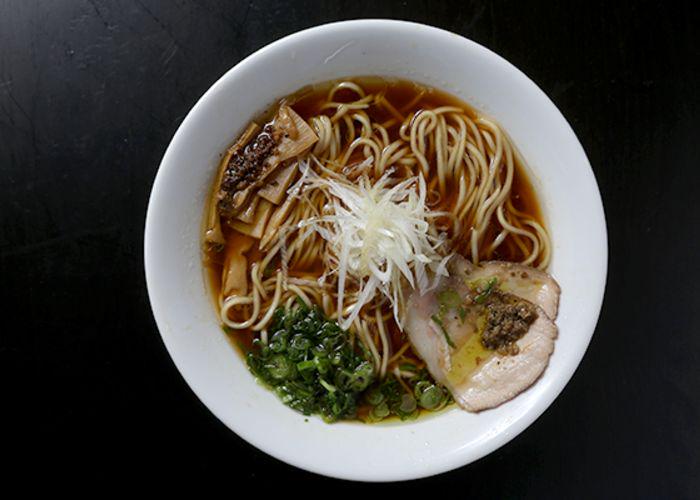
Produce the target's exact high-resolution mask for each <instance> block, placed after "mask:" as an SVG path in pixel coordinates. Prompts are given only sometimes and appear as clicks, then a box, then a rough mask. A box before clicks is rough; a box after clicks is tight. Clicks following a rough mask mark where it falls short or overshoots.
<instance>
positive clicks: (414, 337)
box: [404, 256, 560, 412]
mask: <svg viewBox="0 0 700 500" xmlns="http://www.w3.org/2000/svg"><path fill="white" fill-rule="evenodd" d="M449 272H450V276H449V277H444V278H441V280H440V282H439V283H438V285H437V287H435V289H434V290H432V291H430V292H428V293H426V294H423V295H421V294H420V293H419V292H418V291H414V292H413V293H412V294H411V295H410V296H409V298H408V300H407V305H406V315H405V319H404V330H405V332H406V333H407V335H408V338H409V340H410V341H411V344H412V345H413V349H414V350H415V352H416V353H417V354H418V355H419V356H420V357H421V358H422V359H423V360H424V361H425V363H426V366H427V369H428V371H429V372H430V373H431V375H432V376H433V378H434V379H435V380H436V381H437V382H439V383H441V384H443V385H444V386H445V387H447V388H448V389H449V390H450V392H451V393H452V396H453V397H454V399H455V401H456V402H457V403H458V404H459V405H460V406H461V407H462V408H464V409H465V410H468V411H472V412H476V411H481V410H485V409H487V408H493V407H495V406H498V405H500V404H502V403H504V402H505V401H508V400H510V399H512V398H514V397H515V396H517V395H518V394H519V393H521V392H522V391H524V390H526V389H527V388H528V387H530V386H531V385H532V384H533V383H534V382H535V381H536V380H537V379H538V378H539V377H540V375H541V374H542V373H543V372H544V370H545V369H546V367H547V364H548V363H549V357H550V355H551V354H552V352H553V350H554V341H555V339H556V337H557V327H556V325H555V324H554V322H553V319H554V318H555V317H556V314H557V309H558V304H559V294H560V290H559V285H558V284H557V283H556V281H554V279H553V278H552V277H551V276H549V275H548V274H547V273H545V272H542V271H539V270H536V269H534V268H531V267H529V266H523V265H520V264H513V263H508V262H497V261H492V262H484V263H482V264H480V265H478V266H475V265H473V264H471V263H470V262H468V261H467V260H465V259H463V258H461V257H459V256H456V257H453V259H452V261H451V263H450V265H449ZM485 336H486V337H485ZM484 338H487V339H488V340H489V341H490V342H485V340H484ZM499 342H502V345H500V346H499V348H498V349H497V350H494V349H491V348H487V347H485V345H484V344H485V343H486V344H488V345H490V346H492V347H493V345H492V344H494V343H495V344H496V345H499ZM506 353H507V354H506Z"/></svg>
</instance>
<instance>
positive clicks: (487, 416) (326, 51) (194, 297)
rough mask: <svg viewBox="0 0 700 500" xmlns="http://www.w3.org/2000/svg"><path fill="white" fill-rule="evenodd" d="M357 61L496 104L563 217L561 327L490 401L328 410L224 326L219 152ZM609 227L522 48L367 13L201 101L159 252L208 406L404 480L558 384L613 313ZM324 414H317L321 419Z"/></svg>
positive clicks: (164, 209) (188, 370)
mask: <svg viewBox="0 0 700 500" xmlns="http://www.w3.org/2000/svg"><path fill="white" fill-rule="evenodd" d="M353 75H384V76H393V77H401V78H407V79H412V80H416V81H418V82H421V83H425V84H427V85H431V86H434V87H437V88H440V89H443V90H446V91H448V92H451V93H453V94H455V95H457V96H459V97H461V98H462V99H464V100H465V101H467V102H468V103H470V104H472V105H473V106H475V107H476V108H477V109H478V110H481V111H482V112H484V113H486V114H487V115H490V116H491V117H493V118H495V119H496V120H497V121H498V122H500V123H501V125H502V126H503V127H504V128H505V130H506V131H507V132H508V133H509V134H510V136H511V137H512V139H513V140H514V141H515V144H516V145H517V147H518V148H519V149H520V151H521V152H522V154H523V155H524V157H525V159H526V161H527V162H528V164H529V166H530V167H531V170H532V171H531V173H530V174H531V179H532V181H533V184H534V187H535V190H536V192H537V193H538V195H539V198H540V201H541V204H542V208H543V211H544V215H545V219H546V222H547V224H548V227H549V229H550V231H551V235H552V240H553V245H554V250H553V260H552V264H551V268H550V271H551V273H552V274H553V275H554V276H555V277H556V279H557V280H558V281H559V283H560V285H561V288H562V297H561V309H560V312H559V317H558V319H557V324H558V326H559V332H560V335H559V339H558V340H557V343H556V348H555V351H554V354H553V356H552V358H551V361H550V364H549V367H548V368H547V370H546V372H545V373H544V375H543V377H542V378H541V379H540V380H539V381H538V382H537V383H536V384H535V385H534V386H533V387H532V388H531V389H529V390H528V391H526V392H525V393H523V394H521V395H519V396H518V397H516V398H515V399H514V400H512V401H510V402H508V403H506V404H503V405H502V406H500V407H498V408H496V409H494V410H489V411H485V412H482V413H479V414H470V413H467V412H464V411H462V410H459V409H457V408H454V409H452V410H449V411H447V412H445V413H442V414H439V415H437V416H433V417H430V418H422V419H419V420H417V421H414V422H408V423H392V424H383V425H364V424H358V423H336V424H332V425H329V424H326V423H324V422H322V421H321V420H320V419H318V418H309V419H307V418H305V417H303V416H302V415H300V414H298V413H296V412H294V411H292V410H290V409H289V408H287V407H286V406H284V405H283V404H282V403H281V402H280V401H279V400H278V399H277V397H276V396H275V395H274V394H273V393H272V392H270V391H268V390H266V389H264V388H263V387H261V386H260V385H258V384H257V383H256V382H255V381H254V379H253V377H252V376H251V374H250V373H249V372H248V370H247V368H246V366H245V363H244V360H243V359H242V357H241V356H240V355H239V354H238V353H237V352H236V351H235V350H234V348H233V347H232V345H231V344H230V343H229V342H228V341H227V339H226V338H225V337H224V334H223V332H222V330H221V328H220V327H219V325H218V324H217V318H216V313H215V311H214V308H213V304H212V300H211V299H210V294H209V291H208V288H207V284H206V282H205V275H204V272H203V269H202V264H201V257H202V255H201V253H200V241H201V236H202V233H201V229H202V221H203V214H204V207H205V201H206V197H207V193H208V192H209V189H210V187H211V183H212V181H213V176H214V173H215V170H216V165H217V163H218V160H219V154H220V153H221V151H223V150H224V149H225V148H226V147H227V146H228V145H229V143H230V142H231V140H232V139H233V138H234V137H236V136H237V135H238V134H239V133H241V132H242V130H243V128H244V127H245V125H246V124H247V123H248V122H249V120H251V118H252V117H253V116H255V115H256V114H257V113H258V112H260V111H261V110H263V109H264V108H265V107H266V106H267V105H269V104H271V103H273V102H275V101H276V99H277V98H279V97H281V96H284V95H286V94H289V93H291V92H293V91H295V90H297V89H299V88H300V87H302V86H304V85H307V84H309V83H314V82H320V81H324V80H330V79H335V78H339V77H343V76H353ZM606 240H607V235H606V230H605V219H604V215H603V207H602V204H601V199H600V194H599V192H598V187H597V185H596V181H595V178H594V176H593V172H592V171H591V167H590V165H589V163H588V160H587V159H586V155H585V153H584V152H583V149H582V148H581V145H580V144H579V142H578V140H577V139H576V136H575V135H574V133H573V131H572V130H571V127H570V126H569V124H568V123H567V122H566V120H565V119H564V117H563V116H562V115H561V113H559V111H558V110H557V108H556V107H555V106H554V104H552V102H551V101H550V100H549V99H548V98H547V96H546V95H545V94H544V93H543V92H542V91H541V90H540V89H539V88H538V87H537V86H536V85H535V84H534V83H533V82H532V81H531V80H529V79H528V78H527V77H526V76H525V75H524V74H523V73H521V72H520V71H519V70H518V69H516V68H515V67H514V66H512V65H511V64H510V63H508V62H507V61H505V60H504V59H502V58H501V57H499V56H498V55H496V54H494V53H493V52H491V51H489V50H488V49H485V48H484V47H482V46H480V45H478V44H476V43H474V42H471V41H469V40H467V39H465V38H462V37H460V36H457V35H455V34H452V33H449V32H447V31H442V30H439V29H436V28H432V27H428V26H423V25H419V24H413V23H406V22H398V21H385V20H362V21H349V22H341V23H335V24H327V25H324V26H319V27H316V28H312V29H309V30H306V31H302V32H300V33H296V34H294V35H291V36H288V37H286V38H283V39H282V40H278V41H276V42H274V43H272V44H270V45H268V46H266V47H264V48H262V49H261V50H259V51H257V52H256V53H254V54H253V55H251V56H250V57H248V58H246V59H245V60H244V61H242V62H240V63H239V64H238V65H236V66H235V67H234V68H233V69H231V70H230V71H229V72H228V73H226V74H225V75H224V76H223V77H222V78H221V79H220V80H219V81H217V82H216V83H215V84H214V85H213V86H212V87H211V88H210V89H209V90H208V91H207V92H206V94H204V96H203V97H202V98H201V99H200V100H199V102H198V103H197V104H196V105H195V106H194V108H192V111H190V113H189V114H188V115H187V117H186V118H185V120H184V121H183V122H182V125H181V126H180V128H179V129H178V131H177V132H176V133H175V136H174V137H173V140H172V142H171V143H170V146H169V147H168V150H167V151H166V153H165V156H164V157H163V161H162V163H161V165H160V169H159V171H158V175H157V177H156V180H155V183H154V185H153V191H152V193H151V199H150V204H149V207H148V215H147V218H146V235H145V265H146V278H147V282H148V292H149V295H150V299H151V306H152V308H153V314H154V315H155V318H156V321H157V323H158V328H159V329H160V333H161V335H162V337H163V342H164V343H165V345H166V347H167V349H168V352H169V353H170V355H171V356H172V358H173V361H174V362H175V364H176V366H177V368H178V369H179V370H180V373H182V376H183V377H184V378H185V380H186V381H187V383H188V384H189V385H190V387H191V388H192V390H193V391H194V392H195V394H197V396H198V397H199V398H200V399H201V400H202V401H203V402H204V404H206V405H207V407H208V408H209V409H210V410H211V411H212V412H213V413H214V414H215V415H216V416H217V417H218V418H219V419H220V420H221V421H222V422H223V423H224V424H226V425H227V426H228V427H229V428H230V429H231V430H233V431H234V432H235V433H236V434H238V435H239V436H241V437H242V438H243V439H245V440H246V441H248V442H249V443H251V444H253V445H254V446H256V447H258V448H260V449H261V450H263V451H265V452H266V453H269V454H270V455H272V456H274V457H276V458H278V459H280V460H283V461H285V462H287V463H289V464H292V465H295V466H297V467H301V468H303V469H306V470H309V471H313V472H316V473H319V474H324V475H328V476H334V477H338V478H346V479H355V480H366V481H389V480H401V479H412V478H419V477H424V476H430V475H432V474H437V473H440V472H444V471H448V470H451V469H454V468H457V467H460V466H462V465H465V464H468V463H470V462H472V461H474V460H477V459H478V458H480V457H483V456H484V455H486V454H488V453H490V452H492V451H493V450H495V449H496V448H498V447H499V446H502V445H503V444H505V443H507V442H508V441H510V440H511V439H513V438H514V437H515V436H516V435H518V434H519V433H520V432H522V431H523V429H525V428H526V427H527V426H528V425H530V424H531V423H532V422H533V421H534V420H535V419H536V418H537V417H538V416H539V415H540V414H541V413H542V412H543V411H544V410H545V409H546V408H547V407H548V406H549V405H550V404H551V403H552V401H553V400H554V398H556V397H557V395H558V394H559V393H560V391H561V390H562V389H563V388H564V386H565V385H566V383H567V382H568V380H569V378H570V377H571V375H572V374H573V373H574V370H576V367H577V366H578V364H579V362H580V360H581V358H582V356H583V354H584V352H585V351H586V347H587V346H588V343H589V341H590V339H591V335H592V334H593V330H594V328H595V325H596V321H597V319H598V314H599V312H600V307H601V303H602V299H603V291H604V287H605V277H606V268H607V241H606ZM307 420H308V421H307Z"/></svg>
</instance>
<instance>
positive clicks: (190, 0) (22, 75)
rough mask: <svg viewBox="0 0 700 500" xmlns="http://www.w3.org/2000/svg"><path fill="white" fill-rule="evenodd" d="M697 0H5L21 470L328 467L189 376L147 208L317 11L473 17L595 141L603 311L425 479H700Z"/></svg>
mask: <svg viewBox="0 0 700 500" xmlns="http://www.w3.org/2000/svg"><path fill="white" fill-rule="evenodd" d="M696 11H697V9H692V8H691V5H690V4H685V3H675V2H672V3H668V4H667V3H660V2H659V3H656V2H642V3H638V2H634V3H632V2H626V1H625V2H585V3H581V4H579V5H577V6H573V5H569V4H568V3H564V2H561V3H559V2H551V3H535V4H533V3H528V2H505V1H493V2H488V1H464V0H458V1H448V2H427V1H426V2H414V1H405V2H395V1H385V2H377V1H364V0H355V1H353V2H348V1H320V2H311V1H298V2H289V1H270V0H262V1H255V2H244V1H224V0H219V1H216V0H178V1H166V0H163V1H156V0H134V1H131V0H129V1H127V0H121V1H107V0H85V1H82V0H65V1H60V2H41V1H38V0H37V1H34V0H27V1H25V0H16V1H7V0H6V1H4V2H0V283H1V284H2V286H0V304H2V313H3V317H4V319H5V321H4V322H3V325H2V327H0V332H1V333H0V357H1V358H0V366H1V367H2V371H3V372H4V375H5V377H3V379H4V381H5V383H6V384H7V386H6V387H7V390H6V391H5V394H6V400H5V406H4V411H3V412H2V413H3V422H4V423H5V426H4V428H5V429H6V430H10V431H11V434H12V437H15V438H18V440H21V446H20V447H18V448H16V449H13V451H14V450H16V452H17V453H16V457H17V458H16V460H14V464H15V468H16V469H17V471H18V472H21V471H22V470H25V471H26V470H27V467H28V466H29V465H30V464H31V470H32V471H33V472H35V473H36V472H37V470H39V471H44V470H46V471H49V470H50V471H53V472H55V473H58V474H59V475H62V476H63V478H64V480H66V481H69V482H70V481H71V479H72V478H76V479H77V477H78V476H76V474H77V473H78V471H79V474H80V476H81V477H82V476H90V477H96V478H102V479H105V480H107V481H123V480H124V481H126V480H132V479H136V478H139V477H143V478H148V479H150V480H156V481H161V480H168V481H169V482H171V483H172V480H173V478H178V480H180V481H183V482H185V481H187V482H190V481H191V482H194V483H198V482H201V481H204V480H206V481H214V482H221V483H222V484H224V485H228V487H229V488H232V490H231V491H232V493H235V492H236V490H235V485H238V486H239V487H240V484H241V483H240V481H241V480H244V481H245V482H246V483H249V484H254V485H259V486H260V487H265V486H266V485H269V483H275V484H278V485H279V484H282V485H285V484H289V485H301V484H307V483H306V481H317V482H319V483H325V484H329V483H330V482H331V480H328V479H325V478H320V477H317V476H314V475H312V474H309V473H305V472H301V471H298V470H296V469H293V468H291V467H289V466H287V465H285V464H283V463H280V462H278V461H276V460H274V459H272V458H269V457H268V456H266V455H264V454H263V453H261V452H259V451H257V450H256V449H254V448H253V447H251V446H249V445H248V444H246V443H245V442H243V441H242V440H241V439H239V438H238V437H237V436H235V435H234V434H233V433H231V432H230V431H228V429H226V428H225V427H224V426H223V424H221V423H219V422H218V421H217V420H216V419H215V417H214V416H213V415H211V414H210V413H209V412H208V411H207V410H206V408H205V407H204V406H203V405H202V404H201V403H200V402H199V401H198V400H197V399H196V397H195V396H194V395H193V393H192V392H191V391H190V390H189V389H188V387H187V386H186V384H185V383H184V382H183V380H182V379H181V377H180V376H179V375H178V373H177V370H176V369H175V367H174V366H173V364H172V362H171V361H170V359H169V357H168V355H167V353H166V351H165V349H164V348H163V345H162V342H161V340H160V338H159V335H158V334H157V331H156V327H155V323H154V321H153V318H152V316H151V312H150V308H149V305H148V298H147V294H146V289H145V282H144V273H143V263H142V261H143V259H142V246H143V226H144V219H145V211H146V205H147V201H148V195H149V192H150V187H151V184H152V182H153V179H154V176H155V173H156V170H157V167H158V164H159V161H160V158H161V156H162V154H163V152H164V151H165V148H166V147H167V144H168V142H169V141H170V138H171V137H172V135H173V133H174V132H175V130H176V128H177V127H178V125H179V123H180V122H181V120H182V119H183V118H184V116H185V114H186V113H187V112H188V110H189V109H190V107H191V106H192V105H193V104H194V103H195V101H196V100H197V99H198V98H199V97H200V96H201V94H202V93H203V92H204V91H205V90H206V89H207V88H208V87H209V86H210V85H211V84H212V82H214V81H215V80H216V79H217V78H218V77H219V76H220V75H221V74H223V73H224V72H225V71H226V70H227V69H228V68H230V67H231V66H233V65H234V64H236V63H237V62H238V61H239V60H241V59H242V58H243V57H245V56H246V55H248V54H250V53H251V52H253V51H254V50H256V49H258V48H260V47H262V46H263V45H265V44H267V43H269V42H271V41H273V40H275V39H277V38H279V37H281V36H283V35H286V34H289V33H292V32H294V31H297V30H299V29H302V28H306V27H309V26H313V25H316V24H320V23H324V22H328V21H333V20H339V19H351V18H361V17H396V18H402V19H411V20H415V21H419V22H423V23H427V24H432V25H435V26H439V27H442V28H445V29H448V30H451V31H454V32H456V33H459V34H462V35H464V36H467V37H469V38H471V39H473V40H475V41H477V42H479V43H481V44H483V45H485V46H487V47H489V48H490V49H492V50H494V51H496V52H497V53H499V54H501V55H502V56H504V57H505V58H507V59H508V60H510V61H511V62H512V63H514V64H515V65H516V66H518V67H519V68H520V69H522V70H523V71H524V72H525V73H526V74H527V75H528V76H530V77H531V78H532V79H533V80H534V81H535V82H536V83H537V84H538V85H540V86H541V87H542V89H543V90H544V91H545V92H546V93H547V94H548V95H549V96H550V97H551V98H552V99H553V101H554V102H555V104H556V105H557V106H558V107H559V109H560V110H561V111H562V113H563V114H564V116H565V117H566V118H567V119H568V120H569V122H570V123H571V125H572V126H573V128H574V130H575V132H576V133H577V135H578V137H579V139H580V140H581V142H582V144H583V146H584V148H585V150H586V152H587V154H588V156H589V159H590V161H591V164H592V165H593V169H594V170H595V174H596V177H597V179H598V183H599V185H600V189H601V193H602V196H603V201H604V206H605V211H606V216H607V221H608V230H609V239H610V241H609V245H610V266H609V269H610V272H609V276H608V285H607V291H606V298H605V303H604V307H603V312H602V315H601V319H600V322H599V324H598V328H597V331H596V334H595V336H594V337H593V341H592V343H591V345H590V348H589V350H588V353H587V354H586V357H585V358H584V360H583V362H582V364H581V366H580V367H579V369H578V371H577V372H576V374H575V375H574V377H573V379H572V380H571V382H570V383H569V385H568V386H567V387H566V389H565V390H564V392H563V393H562V395H561V396H560V397H559V398H558V399H557V400H556V401H555V403H554V404H553V405H552V406H551V408H550V409H549V410H548V411H547V412H546V413H545V414H544V415H543V416H542V417H541V418H540V419H539V420H537V422H535V423H534V424H533V425H532V426H531V427H530V428H529V429H528V430H526V431H525V432H524V433H523V434H522V435H520V436H519V437H518V438H516V439H515V440H514V441H512V442H511V443H510V444H508V445H507V446H505V447H504V448H502V449H500V450H498V451H497V452H495V453H493V454H492V455H490V456H488V457H486V458H484V459H482V460H480V461H479V462H477V463H475V464H472V465H470V466H467V467H465V468H462V469H460V470H457V471H454V472H452V473H448V474H444V475H442V476H439V477H435V478H431V479H427V480H423V481H419V482H417V483H412V484H410V485H408V488H410V489H411V490H409V491H416V490H415V488H426V491H432V492H440V491H444V489H447V488H454V489H457V488H459V491H461V492H463V494H464V495H468V496H473V497H475V498H481V497H495V498H514V497H518V498H693V497H695V498H697V494H698V493H697V492H698V489H699V488H700V477H699V474H700V460H699V453H700V452H699V450H700V427H699V425H698V423H699V422H700V354H699V352H700V313H699V312H698V310H699V309H700V287H699V286H698V281H700V266H699V265H698V260H697V259H698V253H699V252H698V250H700V206H699V203H700V202H699V201H698V193H700V119H699V118H698V117H699V116H700V87H699V86H698V81H700V50H699V48H698V47H700V36H699V35H698V29H697V26H698V25H699V24H700V22H699V21H700V16H698V14H697V13H696ZM22 452H25V453H26V452H29V454H28V455H29V456H25V453H22ZM26 459H31V462H30V461H27V460H26ZM12 475H14V472H13V474H12ZM270 479H274V481H271V480H270ZM302 481H304V483H301V482H302ZM330 486H331V487H330V488H328V491H329V492H332V491H338V488H337V487H336V486H335V485H330ZM341 487H342V489H343V490H346V491H350V490H353V489H360V490H361V489H363V488H364V487H365V486H364V485H361V484H344V485H342V486H341ZM312 488H313V489H315V490H317V491H322V490H319V489H318V488H316V487H315V486H312ZM371 491H372V492H376V491H378V490H377V487H372V489H371ZM389 493H391V494H392V495H396V494H403V493H402V492H401V493H397V492H396V491H391V492H389Z"/></svg>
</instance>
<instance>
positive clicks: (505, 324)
mask: <svg viewBox="0 0 700 500" xmlns="http://www.w3.org/2000/svg"><path fill="white" fill-rule="evenodd" d="M485 305H486V325H485V327H484V331H483V332H482V334H481V344H482V345H483V346H484V347H485V348H486V349H491V350H494V351H497V352H498V353H499V354H503V355H511V356H513V355H516V354H518V352H520V349H519V348H518V345H517V344H516V342H517V341H518V340H520V339H521V338H522V337H523V335H525V334H526V333H527V331H528V330H529V329H530V325H531V324H532V323H534V322H535V320H536V319H537V309H536V308H535V306H534V305H533V304H531V303H530V302H528V301H526V300H523V299H520V298H518V297H516V296H515V295H511V294H507V293H503V292H501V291H498V290H495V291H494V292H493V293H491V294H490V295H489V298H488V299H487V302H486V304H485Z"/></svg>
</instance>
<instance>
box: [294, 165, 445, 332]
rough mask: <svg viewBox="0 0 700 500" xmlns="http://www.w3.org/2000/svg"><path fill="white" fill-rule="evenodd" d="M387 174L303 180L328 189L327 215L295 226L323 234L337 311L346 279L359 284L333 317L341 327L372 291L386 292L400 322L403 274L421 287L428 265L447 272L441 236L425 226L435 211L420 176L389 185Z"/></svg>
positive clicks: (434, 270)
mask: <svg viewBox="0 0 700 500" xmlns="http://www.w3.org/2000/svg"><path fill="white" fill-rule="evenodd" d="M390 174H391V172H390V171H388V172H386V173H385V174H384V175H383V176H382V177H381V178H380V179H379V180H378V181H376V182H374V183H372V181H370V180H369V179H368V178H367V177H366V176H363V177H360V179H359V181H358V182H357V184H354V183H351V182H349V181H346V180H341V179H329V178H321V177H318V176H316V177H313V178H311V179H308V178H307V181H306V182H307V183H308V185H309V187H312V188H313V187H316V188H323V189H326V190H327V191H328V193H329V194H330V195H331V199H332V206H331V207H330V210H329V211H327V215H321V216H319V217H314V218H312V219H308V220H306V221H303V222H301V223H300V226H311V227H312V228H313V229H314V230H315V231H316V232H317V233H318V234H319V235H320V236H321V237H322V238H324V239H325V240H326V242H327V244H328V249H329V251H330V253H331V255H332V258H333V260H334V261H336V262H337V273H338V311H340V314H341V315H342V311H343V310H344V307H343V303H344V300H345V295H346V294H345V288H346V285H347V284H348V281H349V280H352V281H353V282H354V283H355V284H356V285H357V287H358V293H357V302H356V303H355V304H354V307H352V308H351V310H350V312H349V314H348V316H347V317H345V318H343V317H339V318H338V321H339V323H340V326H341V327H342V328H349V327H350V325H351V324H352V322H353V321H354V320H355V318H356V317H357V315H358V314H359V313H360V310H361V309H362V307H363V306H364V305H365V304H367V303H369V302H371V301H372V300H373V299H374V298H375V295H377V293H381V294H383V295H384V296H385V297H387V298H388V300H389V301H390V303H391V304H392V307H393V312H394V317H395V318H396V321H397V322H398V324H399V326H400V325H401V323H402V321H401V317H400V316H401V313H400V309H401V307H400V306H401V304H400V303H401V302H402V298H403V291H402V286H403V283H402V278H403V279H405V280H406V282H407V283H408V284H409V285H410V287H411V288H417V289H418V290H420V291H421V292H422V293H423V292H425V291H427V290H428V289H429V284H428V274H427V270H430V271H431V272H432V273H433V274H435V275H443V276H446V275H447V271H446V262H447V260H448V259H449V257H450V256H442V255H440V254H439V253H438V251H437V250H438V248H439V247H440V245H441V244H442V242H443V240H442V239H440V238H436V237H434V236H432V235H431V234H430V232H429V229H430V224H429V222H428V220H429V219H432V218H435V217H436V215H438V214H436V213H435V212H431V211H430V210H428V208H427V205H426V194H427V189H426V185H425V180H424V179H423V176H421V175H418V176H416V177H411V178H409V179H406V180H404V181H402V182H399V183H398V184H396V185H394V186H389V184H390V182H391V177H390ZM416 186H417V189H416Z"/></svg>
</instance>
